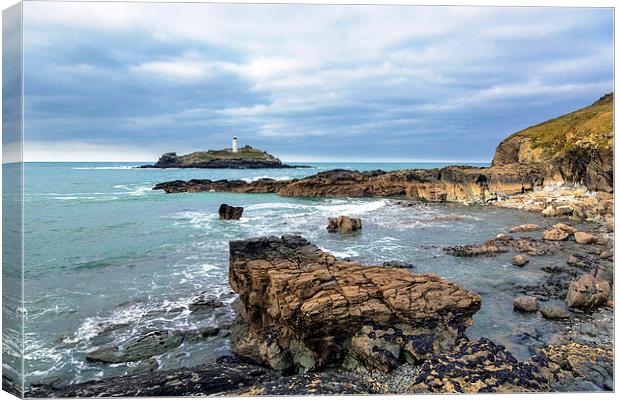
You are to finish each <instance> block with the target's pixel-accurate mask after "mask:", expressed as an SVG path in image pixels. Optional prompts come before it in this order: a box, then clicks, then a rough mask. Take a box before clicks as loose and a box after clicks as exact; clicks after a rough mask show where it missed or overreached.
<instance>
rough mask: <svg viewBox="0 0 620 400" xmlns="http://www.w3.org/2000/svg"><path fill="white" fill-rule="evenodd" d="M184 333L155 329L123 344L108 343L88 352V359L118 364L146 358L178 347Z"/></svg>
mask: <svg viewBox="0 0 620 400" xmlns="http://www.w3.org/2000/svg"><path fill="white" fill-rule="evenodd" d="M183 339H184V338H183V333H182V332H179V331H153V332H149V333H147V334H146V335H144V336H141V337H139V338H137V339H132V340H130V341H128V342H127V343H124V344H123V346H116V345H107V346H103V347H100V348H98V349H97V350H93V351H91V352H90V353H87V354H86V359H87V360H88V361H93V362H101V363H106V364H116V363H124V362H132V361H140V360H146V359H148V358H150V357H152V356H155V355H158V354H163V353H165V352H167V351H169V350H171V349H174V348H177V347H179V346H180V345H181V343H183Z"/></svg>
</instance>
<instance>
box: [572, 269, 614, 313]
mask: <svg viewBox="0 0 620 400" xmlns="http://www.w3.org/2000/svg"><path fill="white" fill-rule="evenodd" d="M610 293H611V285H610V284H609V282H607V281H604V280H601V279H597V278H595V277H594V276H593V275H591V274H584V275H581V276H580V277H579V278H577V279H576V280H574V281H572V282H571V283H570V284H569V285H568V293H567V294H566V300H565V301H566V305H567V306H569V307H574V308H581V309H591V308H596V307H598V306H600V305H603V304H605V303H607V299H608V298H609V294H610Z"/></svg>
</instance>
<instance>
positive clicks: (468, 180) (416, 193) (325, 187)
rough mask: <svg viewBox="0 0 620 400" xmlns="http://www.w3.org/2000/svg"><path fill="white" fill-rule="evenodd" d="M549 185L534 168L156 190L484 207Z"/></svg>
mask: <svg viewBox="0 0 620 400" xmlns="http://www.w3.org/2000/svg"><path fill="white" fill-rule="evenodd" d="M543 183H544V176H543V174H542V170H540V169H537V168H535V167H534V168H530V167H521V166H511V167H508V168H504V167H496V168H478V167H468V166H451V167H445V168H441V169H438V168H436V169H428V170H422V169H414V170H401V171H392V172H385V171H367V172H359V171H348V170H331V171H325V172H321V173H318V174H316V175H312V176H309V177H306V178H302V179H291V180H275V179H269V178H266V179H259V180H257V181H253V182H246V181H242V180H219V181H212V180H209V179H192V180H189V181H182V180H176V181H170V182H163V183H159V184H157V185H155V187H153V190H164V191H165V192H166V193H181V192H239V193H277V194H279V195H282V196H293V197H324V196H329V197H372V196H380V197H406V198H409V199H413V200H421V201H429V202H446V201H448V202H466V203H484V202H487V201H489V200H493V199H496V198H497V197H498V196H508V195H512V194H517V193H523V192H526V191H530V190H533V189H534V188H535V187H539V186H541V185H543Z"/></svg>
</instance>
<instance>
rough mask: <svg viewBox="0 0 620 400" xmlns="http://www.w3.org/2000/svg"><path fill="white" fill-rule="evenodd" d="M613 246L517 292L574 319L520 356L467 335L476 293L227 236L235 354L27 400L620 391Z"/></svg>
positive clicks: (430, 277) (577, 257) (529, 243)
mask: <svg viewBox="0 0 620 400" xmlns="http://www.w3.org/2000/svg"><path fill="white" fill-rule="evenodd" d="M523 230H525V232H523ZM514 231H515V234H522V235H523V234H528V235H532V234H533V233H534V232H535V231H536V230H535V229H534V228H532V227H531V226H530V227H515V229H514ZM538 231H540V229H539V230H538ZM537 233H538V234H539V235H541V234H542V232H537ZM593 233H595V234H603V233H601V232H599V231H593ZM603 235H604V234H603ZM499 236H500V237H499V238H497V239H493V240H494V242H493V245H496V246H505V247H507V248H509V249H510V250H509V251H516V252H523V251H525V250H527V249H529V250H530V252H529V253H528V254H530V257H536V256H537V255H540V254H544V253H545V252H546V251H556V250H557V249H558V247H559V246H561V245H562V244H561V243H563V242H564V241H558V242H556V241H548V240H541V239H537V238H531V237H530V238H527V237H526V238H523V237H522V238H512V237H510V236H508V235H499ZM574 236H575V233H573V234H572V237H571V239H569V238H566V240H575V238H574ZM519 241H524V242H523V243H526V245H523V244H521V245H519V244H518V243H519ZM487 245H488V244H487ZM549 246H551V247H549ZM612 247H613V246H612V244H611V242H610V241H609V240H606V239H605V238H601V239H600V240H597V241H596V242H595V243H590V244H586V245H581V247H580V249H582V250H583V251H582V252H579V253H575V254H574V255H573V256H571V257H569V259H568V260H567V263H566V265H564V266H560V265H558V266H553V267H549V268H548V269H547V272H548V273H549V279H548V280H546V281H544V282H541V283H540V284H539V285H535V286H531V287H528V286H525V287H521V286H519V285H515V286H513V287H512V288H511V289H510V290H512V291H513V292H514V294H515V298H518V297H519V296H529V297H532V298H533V299H535V301H536V308H535V309H534V310H529V312H531V311H538V310H539V307H538V303H539V302H542V303H543V306H542V307H540V313H541V317H542V318H552V319H553V318H556V319H557V320H558V321H566V322H564V324H565V329H564V333H563V334H561V335H559V336H556V337H554V338H552V339H550V340H545V339H541V341H539V342H538V344H536V345H535V346H533V347H532V353H533V354H534V355H533V356H532V357H531V358H530V359H528V360H524V361H519V360H517V359H516V358H515V357H514V356H513V355H512V354H511V353H510V352H509V351H507V350H506V349H505V348H504V347H503V346H501V345H499V344H497V343H494V342H493V341H491V340H489V339H486V338H480V339H476V340H469V339H468V338H467V335H466V328H467V326H469V325H470V324H471V318H472V317H473V316H474V315H475V313H476V312H477V311H478V309H479V308H480V300H481V299H480V296H479V295H478V294H476V293H472V292H469V291H466V290H463V289H461V288H459V287H458V286H456V285H455V284H453V283H451V282H448V281H445V280H443V279H441V278H439V277H438V276H436V275H434V274H414V273H412V272H410V270H409V269H407V268H400V267H398V266H396V267H394V266H391V265H390V266H368V265H361V264H359V263H357V262H352V261H345V260H339V259H337V258H336V257H334V256H332V255H330V254H328V253H325V252H323V251H321V250H320V249H318V248H317V247H316V246H314V245H312V244H311V243H309V242H308V241H306V240H305V239H303V238H302V237H300V236H282V237H280V238H278V237H265V238H256V239H248V240H240V241H233V242H231V243H230V271H229V278H230V283H231V287H232V288H233V290H234V291H235V292H236V293H237V294H238V295H239V298H238V300H237V301H236V306H235V309H236V311H237V315H238V318H237V321H236V322H235V324H234V327H233V335H232V337H231V341H232V344H233V349H234V352H235V354H236V355H235V356H225V357H220V358H219V359H218V360H216V361H214V362H211V363H209V364H205V365H201V366H197V367H193V368H185V369H180V370H172V371H155V372H150V373H146V374H137V375H129V376H125V377H122V378H110V379H104V380H101V381H94V382H86V383H82V384H77V385H69V386H62V385H53V384H51V385H49V384H47V385H46V384H43V385H35V386H33V387H31V388H30V389H29V390H28V391H27V393H26V396H27V397H75V396H80V397H88V396H95V395H97V396H101V395H104V396H123V397H128V396H136V395H144V396H175V395H185V396H187V395H282V394H288V395H291V394H300V395H303V394H390V393H449V392H464V393H477V392H530V391H536V392H547V391H594V390H613V323H610V319H611V321H613V301H612V299H611V296H612V295H611V293H610V291H609V288H607V289H605V288H604V284H607V285H609V284H610V282H613V261H612V259H613V250H612ZM541 249H542V250H541ZM537 250H541V251H537ZM507 251H508V250H507ZM605 252H609V255H605ZM453 255H455V256H457V254H453ZM488 255H489V253H484V252H482V253H478V254H475V255H473V256H488ZM601 255H604V257H602V256H601ZM584 277H585V278H584ZM601 285H603V286H601ZM601 290H602V292H601ZM575 299H577V301H575ZM211 300H212V299H211ZM211 300H209V299H205V300H204V301H202V302H200V301H198V302H197V303H196V304H198V306H201V305H202V303H204V302H207V303H209V302H210V301H211ZM560 302H563V303H565V304H564V305H563V306H561V305H559V303H560ZM209 304H210V303H209ZM209 304H207V305H206V306H205V307H207V306H209ZM524 312H528V311H525V310H524ZM530 339H533V338H530ZM534 340H536V339H534Z"/></svg>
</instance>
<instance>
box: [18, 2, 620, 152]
mask: <svg viewBox="0 0 620 400" xmlns="http://www.w3.org/2000/svg"><path fill="white" fill-rule="evenodd" d="M24 74H25V81H24V112H25V116H24V118H25V121H26V123H25V142H24V152H25V153H24V155H25V158H26V160H27V161H154V160H156V159H157V158H158V157H159V155H161V154H162V153H164V152H169V151H175V152H177V153H178V154H184V153H187V152H191V151H195V150H206V149H219V148H224V147H230V139H231V137H232V136H233V135H236V136H238V137H239V143H240V145H246V144H249V145H252V146H254V147H258V148H261V149H264V150H266V151H268V152H269V153H271V154H274V155H276V156H278V157H279V158H281V159H282V160H284V161H290V162H294V161H298V162H301V161H347V162H351V161H360V162H367V161H401V162H402V161H438V162H453V161H454V162H468V161H469V162H485V161H490V160H491V159H492V157H493V152H494V149H495V147H496V145H497V144H498V143H499V142H500V141H501V140H502V139H503V138H504V137H506V136H508V135H509V134H511V133H513V132H516V131H518V130H521V129H524V128H526V127H528V126H531V125H533V124H536V123H539V122H542V121H545V120H547V119H550V118H553V117H556V116H559V115H561V114H564V113H566V112H570V111H573V110H576V109H578V108H580V107H583V106H586V105H588V104H590V103H592V102H594V101H595V100H597V99H598V98H599V97H601V96H602V95H603V94H605V93H608V92H611V91H612V90H613V78H614V76H613V11H612V9H609V8H607V9H588V8H581V9H578V8H543V7H537V8H501V7H423V6H325V5H318V6H312V5H260V4H255V5H239V4H172V3H168V4H161V3H160V4H158V3H151V4H144V3H142V4H140V3H53V2H26V3H25V4H24Z"/></svg>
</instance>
